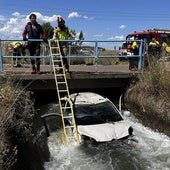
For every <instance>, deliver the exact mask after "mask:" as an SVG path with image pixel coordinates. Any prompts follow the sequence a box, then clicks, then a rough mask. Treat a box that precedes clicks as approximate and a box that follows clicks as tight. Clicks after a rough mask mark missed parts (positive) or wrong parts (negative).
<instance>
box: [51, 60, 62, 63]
mask: <svg viewBox="0 0 170 170" xmlns="http://www.w3.org/2000/svg"><path fill="white" fill-rule="evenodd" d="M53 62H54V63H58V62H61V60H59V59H58V60H53Z"/></svg>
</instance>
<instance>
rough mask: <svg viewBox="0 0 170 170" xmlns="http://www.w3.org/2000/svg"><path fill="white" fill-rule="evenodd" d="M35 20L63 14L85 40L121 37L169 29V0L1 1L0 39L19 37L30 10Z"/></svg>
mask: <svg viewBox="0 0 170 170" xmlns="http://www.w3.org/2000/svg"><path fill="white" fill-rule="evenodd" d="M32 12H33V13H36V14H37V21H38V22H39V23H40V24H42V23H44V22H50V23H51V25H52V26H56V24H57V23H56V19H57V17H58V16H62V17H63V18H64V19H65V20H66V25H67V26H68V27H69V28H71V29H74V30H75V31H76V32H77V34H78V33H79V32H80V31H83V34H84V38H85V40H122V39H125V37H126V35H127V34H129V33H132V32H134V31H141V30H147V29H149V28H166V29H170V1H169V0H161V1H159V0H142V1H136V0H130V1H127V0H119V1H114V0H98V1H94V0H84V1H82V0H60V1H58V0H48V1H45V0H41V1H40V0H28V1H24V0H23V1H21V0H20V1H17V0H8V1H6V0H0V38H1V39H21V38H22V31H23V29H24V26H25V24H26V23H27V22H28V21H29V19H28V16H29V15H30V14H31V13H32Z"/></svg>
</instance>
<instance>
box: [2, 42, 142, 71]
mask: <svg viewBox="0 0 170 170" xmlns="http://www.w3.org/2000/svg"><path fill="white" fill-rule="evenodd" d="M10 41H11V42H12V41H19V42H22V40H1V39H0V72H3V58H29V59H31V58H41V59H45V58H49V66H50V68H51V67H52V66H51V60H50V54H48V55H43V54H42V55H40V56H7V55H3V52H2V42H10ZM28 41H38V42H43V40H39V39H28ZM48 41H53V40H48ZM59 41H61V40H59ZM138 41H139V44H140V47H139V55H130V56H129V55H107V56H101V55H100V49H101V48H103V49H106V47H108V46H109V45H108V44H109V43H112V44H113V45H114V44H115V43H117V44H119V46H121V45H122V44H123V43H124V42H126V40H119V41H99V40H94V41H88V40H83V41H77V40H62V42H67V43H69V45H68V55H67V56H66V58H68V59H69V63H70V60H71V59H72V58H74V59H82V58H84V59H89V58H92V59H94V60H95V69H96V71H97V70H98V59H99V58H100V59H101V58H121V57H122V58H131V57H138V58H139V60H138V70H141V69H142V62H143V49H142V48H143V40H138ZM23 42H24V41H23ZM128 42H129V41H128ZM82 43H85V44H86V46H92V47H94V50H93V54H91V55H88V54H86V55H84V54H83V53H82V54H81V53H80V54H77V55H73V54H71V49H72V48H73V47H75V44H76V47H79V48H81V47H82V48H83V47H84V45H82V46H81V45H79V44H82ZM77 44H78V45H77ZM113 45H112V48H113V47H114V46H113ZM103 46H104V47H103ZM113 51H114V48H113Z"/></svg>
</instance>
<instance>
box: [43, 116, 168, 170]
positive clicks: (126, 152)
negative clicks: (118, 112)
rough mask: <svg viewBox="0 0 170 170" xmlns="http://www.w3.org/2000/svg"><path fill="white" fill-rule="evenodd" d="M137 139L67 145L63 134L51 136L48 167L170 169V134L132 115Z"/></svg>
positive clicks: (60, 169)
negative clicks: (157, 130) (160, 131)
mask: <svg viewBox="0 0 170 170" xmlns="http://www.w3.org/2000/svg"><path fill="white" fill-rule="evenodd" d="M126 119H127V120H128V121H129V122H130V123H131V125H132V127H133V129H134V134H135V137H134V138H135V140H137V141H138V142H135V141H131V140H121V141H112V142H109V143H100V144H92V143H86V144H82V145H75V146H69V147H65V146H63V145H61V143H60V134H59V133H55V134H53V135H51V136H50V137H49V141H48V145H49V148H50V152H51V161H50V162H46V163H45V165H44V167H45V169H46V170H169V169H170V138H169V137H167V136H166V135H163V134H161V133H158V132H154V131H152V130H151V129H149V128H147V127H144V126H143V125H142V124H141V123H139V122H138V120H137V119H136V118H135V117H134V116H133V115H131V116H130V117H127V118H126Z"/></svg>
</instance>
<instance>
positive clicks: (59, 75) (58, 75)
mask: <svg viewBox="0 0 170 170" xmlns="http://www.w3.org/2000/svg"><path fill="white" fill-rule="evenodd" d="M61 76H64V74H61V73H59V74H56V77H61Z"/></svg>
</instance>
